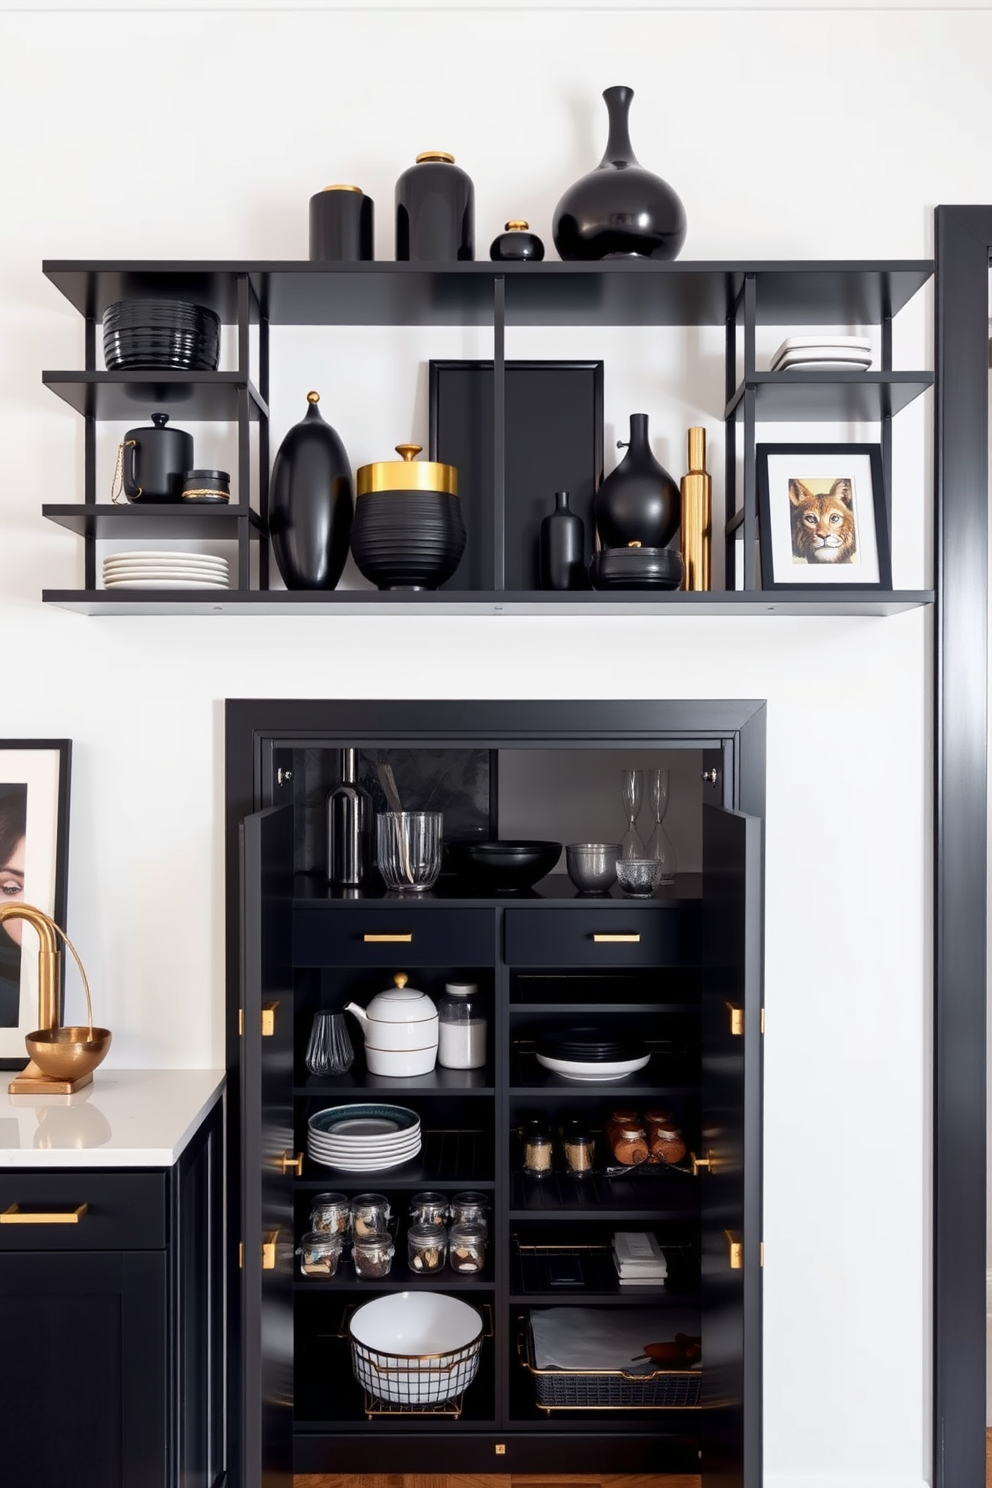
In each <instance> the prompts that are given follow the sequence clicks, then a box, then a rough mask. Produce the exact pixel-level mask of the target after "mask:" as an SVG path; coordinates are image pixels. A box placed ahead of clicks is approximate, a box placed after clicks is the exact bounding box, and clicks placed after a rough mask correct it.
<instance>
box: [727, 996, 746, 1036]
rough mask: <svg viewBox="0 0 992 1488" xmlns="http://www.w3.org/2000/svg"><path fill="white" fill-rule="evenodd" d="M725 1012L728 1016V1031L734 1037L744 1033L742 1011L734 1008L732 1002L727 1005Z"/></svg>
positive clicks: (739, 1008)
mask: <svg viewBox="0 0 992 1488" xmlns="http://www.w3.org/2000/svg"><path fill="white" fill-rule="evenodd" d="M727 1011H728V1012H729V1014H730V1031H731V1033H732V1034H734V1035H735V1036H736V1035H738V1034H742V1033H743V1032H744V1009H743V1008H741V1007H735V1006H734V1004H733V1003H732V1002H728V1003H727Z"/></svg>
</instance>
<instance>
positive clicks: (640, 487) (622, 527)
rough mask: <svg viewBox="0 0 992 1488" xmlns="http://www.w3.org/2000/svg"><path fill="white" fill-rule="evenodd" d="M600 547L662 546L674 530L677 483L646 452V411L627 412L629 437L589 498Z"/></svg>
mask: <svg viewBox="0 0 992 1488" xmlns="http://www.w3.org/2000/svg"><path fill="white" fill-rule="evenodd" d="M592 510H593V518H594V520H595V523H596V531H597V532H598V533H599V543H600V547H602V548H626V547H629V546H630V544H631V543H640V544H641V546H642V547H645V548H665V547H667V546H668V544H669V543H670V542H671V540H672V538H673V537H674V536H675V534H676V532H677V531H678V530H679V518H680V515H681V513H680V496H679V488H678V486H677V485H676V484H675V482H674V481H673V480H672V477H671V476H670V475H669V473H668V471H667V470H666V469H665V467H664V466H663V465H661V464H660V463H659V462H658V461H657V460H656V459H655V457H654V455H653V454H652V452H651V445H650V443H649V441H648V416H647V414H646V413H632V414H631V415H630V443H629V445H628V446H627V453H626V454H625V455H624V457H623V459H622V460H621V461H620V464H619V465H618V466H617V467H616V469H615V470H612V471H611V472H610V474H609V475H608V476H607V477H606V479H605V480H604V482H603V484H602V485H601V486H600V488H599V490H598V491H597V492H596V495H595V497H594V498H593V507H592Z"/></svg>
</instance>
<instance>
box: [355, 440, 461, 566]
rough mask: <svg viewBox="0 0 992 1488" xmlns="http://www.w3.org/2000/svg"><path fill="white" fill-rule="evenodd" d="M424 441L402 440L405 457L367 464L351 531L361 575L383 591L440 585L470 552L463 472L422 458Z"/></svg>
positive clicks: (361, 472)
mask: <svg viewBox="0 0 992 1488" xmlns="http://www.w3.org/2000/svg"><path fill="white" fill-rule="evenodd" d="M420 451H421V447H420V445H419V444H398V445H397V446H396V453H397V454H398V455H399V456H400V458H399V460H379V461H377V462H376V463H375V464H374V465H362V466H360V467H359V470H358V474H357V481H356V484H357V490H358V496H357V499H356V502H355V520H354V523H353V525H352V529H351V552H352V557H353V558H354V560H355V564H356V567H357V568H358V571H359V573H361V574H363V575H364V576H365V578H367V579H371V581H372V583H373V584H375V585H376V586H377V587H378V588H379V589H437V588H438V586H439V585H441V584H443V583H444V582H445V581H446V580H447V579H450V578H451V577H452V575H453V574H454V572H455V570H456V569H457V567H458V564H459V563H460V561H461V556H462V553H463V552H464V551H465V541H466V532H465V523H464V521H463V520H462V511H461V503H460V501H459V499H458V471H457V470H456V469H455V467H454V465H445V464H442V463H441V462H440V461H438V460H417V459H415V458H414V456H415V455H419V454H420Z"/></svg>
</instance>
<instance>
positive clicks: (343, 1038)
mask: <svg viewBox="0 0 992 1488" xmlns="http://www.w3.org/2000/svg"><path fill="white" fill-rule="evenodd" d="M354 1061H355V1051H354V1049H353V1048H352V1046H351V1038H350V1037H349V1034H348V1025H347V1023H346V1022H345V1016H344V1013H331V1012H328V1011H327V1010H326V1009H324V1008H322V1009H321V1010H320V1012H317V1013H314V1015H313V1027H312V1028H311V1029H310V1039H309V1042H308V1043H307V1052H306V1066H307V1069H308V1070H309V1071H310V1073H311V1074H312V1075H343V1074H344V1073H345V1071H346V1070H350V1069H351V1066H352V1064H353V1063H354Z"/></svg>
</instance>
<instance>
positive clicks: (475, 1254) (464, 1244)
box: [448, 1223, 487, 1271]
mask: <svg viewBox="0 0 992 1488" xmlns="http://www.w3.org/2000/svg"><path fill="white" fill-rule="evenodd" d="M486 1238H487V1237H486V1227H485V1225H484V1224H478V1223H473V1224H453V1225H452V1226H451V1229H450V1231H449V1233H448V1265H449V1266H450V1267H451V1269H452V1271H481V1270H482V1268H483V1267H484V1266H485V1264H486Z"/></svg>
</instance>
